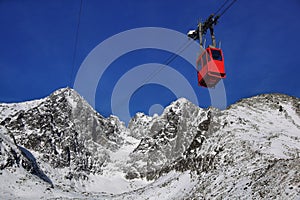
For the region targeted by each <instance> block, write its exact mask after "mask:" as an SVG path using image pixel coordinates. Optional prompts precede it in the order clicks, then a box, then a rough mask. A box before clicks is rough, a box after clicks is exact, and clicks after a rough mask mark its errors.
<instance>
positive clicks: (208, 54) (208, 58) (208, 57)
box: [207, 52, 211, 62]
mask: <svg viewBox="0 0 300 200" xmlns="http://www.w3.org/2000/svg"><path fill="white" fill-rule="evenodd" d="M207 60H208V61H207V62H209V61H210V60H211V59H210V53H209V52H207Z"/></svg>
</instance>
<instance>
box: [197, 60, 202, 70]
mask: <svg viewBox="0 0 300 200" xmlns="http://www.w3.org/2000/svg"><path fill="white" fill-rule="evenodd" d="M197 67H198V70H200V69H202V61H201V59H199V60H198V63H197Z"/></svg>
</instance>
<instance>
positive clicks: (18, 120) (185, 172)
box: [0, 88, 300, 199]
mask: <svg viewBox="0 0 300 200" xmlns="http://www.w3.org/2000/svg"><path fill="white" fill-rule="evenodd" d="M299 110H300V100H299V98H296V97H290V96H287V95H282V94H263V95H258V96H255V97H252V98H247V99H243V100H241V101H239V102H237V103H236V104H233V105H231V106H229V107H228V108H227V109H226V110H218V109H215V108H211V107H210V108H207V109H202V108H199V107H198V106H196V105H194V104H192V103H191V102H189V101H188V100H186V99H184V98H181V99H178V100H177V101H174V102H173V103H171V104H170V105H169V106H167V107H166V108H165V110H164V112H163V113H162V115H160V116H154V117H150V116H147V115H145V114H142V113H137V114H136V116H134V117H133V118H132V119H131V121H130V122H129V124H128V126H127V127H126V126H125V124H124V123H123V122H120V120H119V119H118V118H117V117H115V116H110V117H108V118H104V117H103V116H101V115H100V114H99V113H97V112H96V111H95V110H94V109H93V108H92V107H91V106H90V105H88V104H87V102H86V101H85V100H83V98H82V97H81V96H80V95H78V94H77V93H76V91H74V90H73V89H70V88H63V89H60V90H57V91H55V92H54V93H52V94H51V95H50V96H49V97H46V98H44V99H42V100H37V101H34V102H25V103H21V104H0V111H1V113H0V128H1V129H0V139H1V140H0V148H1V151H0V152H1V154H0V169H1V170H0V172H1V174H0V176H2V177H3V180H6V181H7V183H10V184H8V185H7V183H5V182H2V183H1V185H2V186H1V190H2V191H3V192H2V193H0V196H2V197H7V198H11V197H15V198H17V197H18V198H20V197H22V198H25V199H26V198H29V199H30V197H32V196H30V194H27V193H26V192H24V190H26V189H29V190H33V191H40V192H38V193H37V195H36V196H35V197H36V198H37V197H39V198H42V197H46V198H57V197H63V198H91V199H95V198H99V199H132V198H134V199H145V198H149V199H157V198H159V199H207V198H242V197H243V196H244V195H246V196H247V197H249V198H263V199H268V198H279V199H280V198H289V199H293V198H294V199H297V198H299V195H298V194H299V191H300V189H299V188H300V176H299V173H298V171H300V166H299V164H298V163H299V154H300V150H299V148H300V135H299V133H300V114H299ZM11 150H13V151H11ZM28 155H31V156H28ZM33 158H34V159H33ZM33 161H36V162H33ZM22 163H24V166H25V167H24V166H22ZM26 166H27V167H26ZM32 169H35V171H34V170H32ZM37 172H39V173H37ZM37 174H38V175H37ZM43 174H44V175H45V176H46V177H47V178H48V179H47V178H45V176H43ZM39 175H40V176H39ZM35 177H39V178H40V179H36V178H35ZM41 177H44V179H42V178H41ZM11 180H14V181H15V182H14V183H12V182H11ZM45 180H48V182H47V181H45ZM178 180H180V181H178ZM271 182H272V183H277V185H276V184H273V185H272V184H270V183H271ZM108 183H110V184H108ZM34 184H36V185H35V186H34ZM113 186H114V187H113ZM11 187H14V188H17V192H18V193H13V192H11V191H10V189H9V188H11ZM24 188H25V189H24ZM278 193H279V194H278ZM31 195H32V194H31Z"/></svg>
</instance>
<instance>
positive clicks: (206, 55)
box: [197, 47, 226, 88]
mask: <svg viewBox="0 0 300 200" xmlns="http://www.w3.org/2000/svg"><path fill="white" fill-rule="evenodd" d="M197 74H198V85H200V86H202V87H207V88H213V87H215V86H216V84H217V83H218V82H219V81H220V80H221V79H223V78H225V77H226V73H225V68H224V56H223V53H222V50H221V49H219V48H215V47H208V48H206V50H205V51H203V53H202V54H201V55H200V56H199V57H198V59H197Z"/></svg>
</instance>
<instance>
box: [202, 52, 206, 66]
mask: <svg viewBox="0 0 300 200" xmlns="http://www.w3.org/2000/svg"><path fill="white" fill-rule="evenodd" d="M202 61H203V66H205V65H206V63H207V60H206V52H205V53H204V54H203V55H202Z"/></svg>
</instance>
